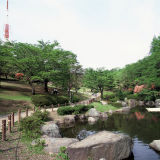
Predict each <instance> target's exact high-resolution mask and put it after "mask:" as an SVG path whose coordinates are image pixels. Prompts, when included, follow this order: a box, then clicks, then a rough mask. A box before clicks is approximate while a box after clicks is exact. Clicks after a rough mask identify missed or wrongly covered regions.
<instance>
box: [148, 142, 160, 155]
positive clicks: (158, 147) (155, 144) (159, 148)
mask: <svg viewBox="0 0 160 160" xmlns="http://www.w3.org/2000/svg"><path fill="white" fill-rule="evenodd" d="M149 146H150V147H151V148H153V149H155V150H156V151H159V152H160V140H154V141H153V142H152V143H150V144H149Z"/></svg>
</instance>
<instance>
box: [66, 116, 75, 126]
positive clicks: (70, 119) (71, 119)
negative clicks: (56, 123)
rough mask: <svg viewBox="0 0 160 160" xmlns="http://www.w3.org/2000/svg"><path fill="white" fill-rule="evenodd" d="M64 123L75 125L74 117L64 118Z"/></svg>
mask: <svg viewBox="0 0 160 160" xmlns="http://www.w3.org/2000/svg"><path fill="white" fill-rule="evenodd" d="M64 123H66V124H70V123H75V115H67V116H64Z"/></svg>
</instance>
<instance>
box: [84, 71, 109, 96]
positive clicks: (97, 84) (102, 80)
mask: <svg viewBox="0 0 160 160" xmlns="http://www.w3.org/2000/svg"><path fill="white" fill-rule="evenodd" d="M111 77H112V76H111V74H110V72H109V71H108V70H104V69H97V70H94V69H92V68H88V69H86V71H85V74H84V85H85V86H86V87H88V88H90V89H91V90H96V91H100V93H101V98H103V91H104V88H107V89H111V86H112V85H111Z"/></svg>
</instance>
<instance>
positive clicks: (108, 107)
mask: <svg viewBox="0 0 160 160" xmlns="http://www.w3.org/2000/svg"><path fill="white" fill-rule="evenodd" d="M92 105H94V106H95V108H96V110H97V111H99V112H107V111H109V110H113V111H114V110H117V109H119V108H120V107H115V106H112V105H111V104H108V105H102V104H101V103H100V102H94V103H92Z"/></svg>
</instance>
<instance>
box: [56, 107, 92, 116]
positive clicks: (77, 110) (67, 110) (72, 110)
mask: <svg viewBox="0 0 160 160" xmlns="http://www.w3.org/2000/svg"><path fill="white" fill-rule="evenodd" d="M91 108H94V106H93V105H87V106H86V105H77V106H74V107H71V106H65V107H60V108H58V110H57V113H58V114H59V115H69V114H81V113H85V112H87V111H88V110H89V109H91Z"/></svg>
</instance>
